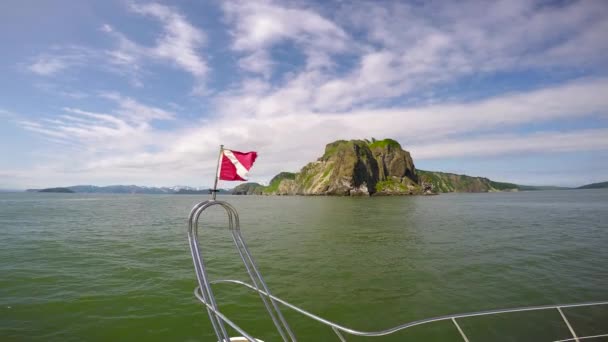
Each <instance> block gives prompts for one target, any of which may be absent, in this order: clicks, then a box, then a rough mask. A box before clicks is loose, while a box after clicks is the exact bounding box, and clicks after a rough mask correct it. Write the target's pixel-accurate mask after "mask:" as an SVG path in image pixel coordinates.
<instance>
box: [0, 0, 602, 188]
mask: <svg viewBox="0 0 608 342" xmlns="http://www.w3.org/2000/svg"><path fill="white" fill-rule="evenodd" d="M606 32H608V3H607V2H605V1H602V0H589V1H529V0H525V1H517V0H515V1H495V2H490V1H464V2H419V1H415V2H410V3H408V2H403V1H395V2H391V1H369V2H364V1H357V2H325V1H323V2H307V1H258V0H254V1H173V2H144V1H118V0H117V1H53V2H39V1H13V0H9V1H3V2H2V5H0V42H1V43H2V44H0V49H1V51H0V52H1V53H0V72H1V73H2V75H3V77H2V78H0V88H1V92H0V94H1V95H0V120H1V122H2V125H1V126H0V188H11V189H24V188H31V187H46V186H67V185H74V184H96V185H109V184H138V185H151V186H171V185H177V184H182V185H192V186H204V185H209V184H211V183H212V179H213V174H214V172H215V163H216V158H217V151H218V146H219V145H220V144H224V145H226V146H227V147H229V148H233V149H235V150H241V151H249V150H255V151H258V153H259V159H258V162H257V163H256V165H255V166H254V168H253V170H252V172H251V180H252V181H259V182H267V181H268V180H269V179H270V178H271V177H272V176H273V175H274V174H276V173H278V172H279V171H284V170H288V171H297V170H299V168H300V167H302V166H303V165H304V164H305V163H306V162H308V161H311V160H314V159H316V158H317V157H318V156H320V155H322V152H323V149H324V146H325V144H327V143H328V142H331V141H333V140H336V139H353V138H359V139H363V138H371V137H375V138H383V137H391V138H394V139H397V140H398V141H399V142H401V144H402V146H403V147H404V148H405V149H407V150H409V151H410V152H411V154H412V156H413V158H414V162H415V164H416V166H417V167H418V168H421V169H432V170H440V171H447V172H457V173H466V174H470V175H479V176H486V177H490V178H492V179H495V180H499V181H511V182H517V183H520V184H536V185H543V184H552V185H566V186H571V185H580V184H584V183H590V182H597V181H605V180H608V35H606ZM226 186H231V184H226Z"/></svg>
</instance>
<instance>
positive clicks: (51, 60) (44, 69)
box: [28, 57, 68, 76]
mask: <svg viewBox="0 0 608 342" xmlns="http://www.w3.org/2000/svg"><path fill="white" fill-rule="evenodd" d="M67 67H68V65H67V63H66V62H65V61H63V60H62V59H60V58H56V57H40V58H39V59H38V60H36V61H35V62H34V63H33V64H31V65H30V66H29V67H28V69H29V70H30V71H31V72H33V73H36V74H38V75H42V76H48V75H52V74H54V73H56V72H58V71H61V70H63V69H65V68H67Z"/></svg>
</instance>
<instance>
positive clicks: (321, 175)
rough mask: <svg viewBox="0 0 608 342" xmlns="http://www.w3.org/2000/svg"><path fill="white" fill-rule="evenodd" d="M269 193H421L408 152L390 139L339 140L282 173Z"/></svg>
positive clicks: (340, 194) (367, 194)
mask: <svg viewBox="0 0 608 342" xmlns="http://www.w3.org/2000/svg"><path fill="white" fill-rule="evenodd" d="M265 193H266V194H275V195H338V196H371V195H404V194H419V193H421V188H420V186H419V184H418V178H417V175H416V168H415V167H414V162H413V161H412V158H411V156H410V154H409V152H407V151H405V150H403V149H402V148H401V146H400V145H399V143H398V142H396V141H395V140H391V139H385V140H379V141H376V140H374V139H372V141H368V140H349V141H346V140H338V141H335V142H333V143H330V144H328V145H327V146H326V147H325V153H324V154H323V156H322V157H321V158H319V159H318V160H316V161H314V162H312V163H308V164H307V165H306V166H304V167H303V168H302V170H301V171H300V172H299V173H297V174H292V173H280V174H279V175H277V176H276V177H275V178H273V179H272V180H271V182H270V185H269V186H268V188H267V189H266V190H265Z"/></svg>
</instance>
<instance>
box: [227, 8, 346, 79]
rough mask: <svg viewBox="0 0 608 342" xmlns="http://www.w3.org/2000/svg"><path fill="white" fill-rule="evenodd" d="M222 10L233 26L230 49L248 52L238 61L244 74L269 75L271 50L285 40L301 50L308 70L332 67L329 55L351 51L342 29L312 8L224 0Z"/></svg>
mask: <svg viewBox="0 0 608 342" xmlns="http://www.w3.org/2000/svg"><path fill="white" fill-rule="evenodd" d="M223 9H224V12H225V14H226V17H227V21H228V22H229V23H231V24H232V25H234V30H233V31H232V34H233V37H234V41H233V44H232V47H233V49H234V50H235V51H237V52H246V53H247V54H246V56H245V57H243V58H242V59H241V61H240V62H239V65H240V66H241V67H242V68H243V69H244V70H247V71H252V72H259V73H262V74H268V72H269V69H268V66H269V65H270V64H271V61H270V60H269V57H270V54H271V52H270V49H271V48H272V47H273V46H275V45H278V44H281V43H284V42H287V41H289V42H293V43H294V44H296V46H298V47H299V48H300V49H302V52H303V54H304V55H305V56H306V58H307V67H308V68H319V67H327V66H331V65H333V61H332V60H331V58H330V57H329V56H330V55H332V54H336V53H340V52H347V50H348V49H353V48H354V46H348V42H349V41H350V38H349V36H348V34H347V33H346V32H345V31H344V30H343V29H342V28H341V27H339V26H338V25H336V24H335V23H334V22H333V21H331V20H329V19H327V18H325V17H323V16H321V15H320V14H318V13H317V12H315V11H314V10H313V9H308V8H303V7H295V6H287V5H285V3H280V2H273V1H264V0H262V1H226V2H224V3H223ZM350 42H352V41H350Z"/></svg>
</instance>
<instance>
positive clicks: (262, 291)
mask: <svg viewBox="0 0 608 342" xmlns="http://www.w3.org/2000/svg"><path fill="white" fill-rule="evenodd" d="M213 205H219V206H221V207H223V208H224V209H225V210H226V212H227V214H228V226H229V230H230V232H231V233H232V238H233V242H234V243H235V246H236V248H237V251H238V252H239V256H240V257H241V260H242V261H243V264H244V265H245V269H246V270H247V273H248V275H249V277H250V278H251V280H252V283H253V285H252V284H248V283H246V282H244V281H241V280H233V279H220V280H213V281H210V280H209V277H208V276H207V274H206V271H205V266H204V262H203V258H202V256H201V253H200V247H199V243H198V220H199V217H200V216H201V214H202V212H203V211H204V210H205V209H207V208H209V207H211V206H213ZM188 239H189V241H190V249H191V253H192V259H193V262H194V267H195V271H196V275H197V279H198V283H199V286H198V287H197V288H195V290H194V295H195V297H196V298H197V299H198V300H199V301H200V302H202V303H203V304H204V305H205V307H206V309H207V312H208V314H209V319H210V320H211V324H212V326H213V329H214V331H215V334H216V336H217V337H218V339H219V341H229V340H230V337H229V335H228V334H227V331H226V329H225V327H224V323H226V324H228V325H229V326H230V327H232V328H233V329H235V330H236V331H237V332H238V333H240V334H241V335H242V337H244V338H245V339H247V340H248V341H250V342H256V341H257V340H256V339H255V338H253V337H251V336H250V335H249V334H247V333H246V332H245V331H244V330H243V329H242V328H240V327H239V326H238V325H236V324H235V323H234V322H232V321H231V320H229V319H228V318H227V317H226V316H225V315H224V314H222V313H221V312H220V311H219V309H218V306H217V303H216V302H215V298H214V296H213V292H212V290H211V285H212V284H237V285H241V286H245V287H247V288H249V289H250V290H253V291H255V292H257V293H258V294H259V295H260V298H261V299H262V302H263V303H264V306H265V307H266V311H268V313H269V315H270V317H271V319H272V321H273V323H274V325H275V327H276V328H277V331H278V332H279V334H280V335H281V337H282V339H283V340H284V341H296V338H295V335H294V334H293V332H292V331H291V328H290V327H289V325H288V324H287V321H286V320H285V318H284V317H283V315H282V313H281V310H280V309H279V307H278V305H277V303H280V304H282V305H284V306H286V307H288V308H289V309H292V310H294V311H296V312H298V313H300V314H302V315H304V316H306V317H308V318H311V319H313V320H315V321H317V322H319V323H322V324H324V325H327V326H329V327H331V329H332V330H333V332H334V333H335V334H336V336H337V337H338V339H339V340H340V341H342V342H344V341H346V339H345V338H344V336H343V335H342V333H346V334H349V335H354V336H366V337H377V336H384V335H389V334H392V333H395V332H398V331H402V330H405V329H408V328H411V327H414V326H419V325H423V324H428V323H432V322H439V321H447V320H451V321H452V323H453V324H454V326H455V327H456V329H457V330H458V333H459V334H460V336H461V337H462V339H463V341H465V342H469V339H468V337H467V335H466V334H465V332H464V331H463V329H462V328H461V327H460V325H459V324H458V322H457V319H459V318H467V317H476V316H487V315H497V314H502V313H513V312H526V311H540V310H550V309H555V310H557V311H558V312H559V314H560V316H561V317H562V320H563V321H564V323H565V325H566V326H567V328H568V330H569V332H570V334H571V335H572V338H568V339H564V340H559V341H555V342H566V341H575V342H578V341H580V340H585V339H591V338H598V337H607V336H608V334H601V335H593V336H577V334H576V332H575V330H574V328H573V327H572V325H571V324H570V322H569V321H568V319H567V318H566V315H565V314H564V312H563V311H562V309H567V308H573V307H586V306H595V305H608V301H595V302H585V303H572V304H551V305H537V306H528V307H517V308H509V309H495V310H486V311H477V312H470V313H461V314H452V315H444V316H437V317H431V318H425V319H420V320H416V321H411V322H408V323H404V324H400V325H398V326H395V327H392V328H388V329H384V330H379V331H359V330H355V329H351V328H347V327H344V326H342V325H339V324H337V323H334V322H331V321H329V320H327V319H325V318H322V317H319V316H317V315H315V314H313V313H310V312H308V311H306V310H304V309H301V308H299V307H297V306H295V305H293V304H291V303H289V302H287V301H285V300H283V299H281V298H279V297H276V296H274V295H272V294H271V293H270V291H269V290H268V286H267V285H266V283H265V282H264V280H263V278H262V275H261V274H260V272H259V270H258V268H257V266H256V264H255V262H254V261H253V258H252V257H251V253H250V252H249V249H248V248H247V245H246V244H245V241H244V239H243V237H242V235H241V233H240V226H239V217H238V214H237V212H236V209H235V208H234V207H233V206H232V205H230V204H228V203H226V202H223V201H216V200H209V201H204V202H201V203H199V204H197V205H196V206H194V208H193V209H192V211H191V213H190V218H189V221H188ZM268 302H270V304H269V303H268ZM341 332H342V333H341Z"/></svg>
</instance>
